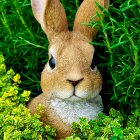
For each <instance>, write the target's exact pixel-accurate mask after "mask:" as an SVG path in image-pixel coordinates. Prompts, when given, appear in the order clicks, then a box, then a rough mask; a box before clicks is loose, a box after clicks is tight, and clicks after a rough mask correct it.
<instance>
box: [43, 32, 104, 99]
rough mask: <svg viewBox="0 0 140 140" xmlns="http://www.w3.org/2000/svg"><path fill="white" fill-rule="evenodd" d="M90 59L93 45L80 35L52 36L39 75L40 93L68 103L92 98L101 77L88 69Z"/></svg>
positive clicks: (97, 72)
mask: <svg viewBox="0 0 140 140" xmlns="http://www.w3.org/2000/svg"><path fill="white" fill-rule="evenodd" d="M60 42H61V43H60ZM93 56H94V48H93V46H92V45H90V44H89V43H88V42H87V40H86V38H84V36H82V35H81V34H80V33H77V32H67V33H65V34H64V35H63V34H62V35H61V36H59V37H56V38H55V39H54V40H53V41H52V43H51V44H50V49H49V61H48V63H47V64H46V66H45V68H44V70H43V72H42V76H41V87H42V90H43V93H44V94H45V95H46V96H47V95H48V96H50V98H60V99H64V100H69V101H78V100H79V101H80V100H89V99H92V98H94V97H96V96H97V94H98V93H99V92H100V90H101V87H102V78H101V74H100V72H99V71H98V69H97V67H96V66H95V67H94V68H91V63H92V61H93ZM51 61H52V62H51ZM51 63H53V64H51Z"/></svg>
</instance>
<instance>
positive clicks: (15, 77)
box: [13, 73, 21, 84]
mask: <svg viewBox="0 0 140 140" xmlns="http://www.w3.org/2000/svg"><path fill="white" fill-rule="evenodd" d="M20 78H21V77H20V75H19V74H18V73H17V74H16V75H15V76H14V78H13V81H14V82H15V83H19V84H20V83H21V80H20Z"/></svg>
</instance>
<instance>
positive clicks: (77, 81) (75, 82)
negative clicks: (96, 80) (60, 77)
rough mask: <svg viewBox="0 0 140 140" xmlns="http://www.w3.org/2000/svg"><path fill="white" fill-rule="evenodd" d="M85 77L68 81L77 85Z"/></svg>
mask: <svg viewBox="0 0 140 140" xmlns="http://www.w3.org/2000/svg"><path fill="white" fill-rule="evenodd" d="M83 79H84V78H81V79H79V80H76V81H73V80H68V81H69V82H70V83H71V84H72V85H73V86H74V87H75V86H76V85H77V84H78V83H80V82H81V81H82V80H83Z"/></svg>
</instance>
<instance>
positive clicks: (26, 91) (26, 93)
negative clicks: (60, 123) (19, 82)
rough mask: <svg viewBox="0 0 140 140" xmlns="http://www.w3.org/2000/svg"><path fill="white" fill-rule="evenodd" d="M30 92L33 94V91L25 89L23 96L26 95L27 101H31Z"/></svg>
mask: <svg viewBox="0 0 140 140" xmlns="http://www.w3.org/2000/svg"><path fill="white" fill-rule="evenodd" d="M30 94H31V91H28V90H24V91H23V93H22V95H21V96H22V97H24V100H25V101H29V99H30Z"/></svg>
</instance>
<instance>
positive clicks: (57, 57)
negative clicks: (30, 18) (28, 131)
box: [28, 0, 108, 140]
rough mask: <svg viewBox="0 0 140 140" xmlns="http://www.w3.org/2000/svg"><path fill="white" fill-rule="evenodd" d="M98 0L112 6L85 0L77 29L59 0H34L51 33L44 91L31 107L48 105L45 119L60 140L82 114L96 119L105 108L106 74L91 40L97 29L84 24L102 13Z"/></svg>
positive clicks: (37, 15) (36, 12)
mask: <svg viewBox="0 0 140 140" xmlns="http://www.w3.org/2000/svg"><path fill="white" fill-rule="evenodd" d="M95 1H97V2H98V3H99V4H100V5H101V6H102V7H107V6H108V1H107V0H84V1H83V2H82V4H81V5H80V7H79V9H78V11H77V13H76V17H75V21H74V27H73V31H69V30H68V23H67V20H66V14H65V11H64V8H63V6H62V5H61V3H60V1H59V0H31V6H32V10H33V14H34V16H35V18H36V19H37V21H38V22H39V23H40V24H41V27H42V29H43V30H44V32H45V33H46V35H47V36H48V40H49V61H48V63H47V64H46V65H45V68H44V70H43V72H42V74H41V88H42V91H43V93H42V94H40V95H39V96H37V97H35V98H34V99H32V100H31V101H30V102H29V104H28V108H29V109H30V111H31V114H32V115H33V114H34V113H36V112H37V109H36V108H37V106H38V105H39V104H42V105H44V106H45V111H44V113H43V114H41V121H43V122H44V123H45V124H49V125H51V126H52V127H55V128H57V136H56V139H58V140H59V139H62V138H65V137H66V136H69V135H71V132H72V129H71V127H70V125H71V123H72V122H74V121H79V118H80V117H86V118H87V119H88V120H90V119H94V118H96V117H97V115H98V113H99V112H101V111H102V110H103V104H102V99H101V97H100V95H99V92H100V91H101V88H102V77H101V74H100V72H99V70H98V69H97V66H96V65H95V64H94V57H93V56H94V51H95V49H94V47H93V46H92V45H90V44H89V42H90V41H92V39H93V37H94V36H95V35H96V34H97V29H93V28H91V27H89V26H85V25H82V24H81V23H83V22H89V21H90V18H91V16H94V15H95V14H96V12H98V13H101V11H100V9H99V8H98V6H97V5H96V4H95ZM94 19H95V20H97V21H98V20H99V18H98V17H96V18H94Z"/></svg>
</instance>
